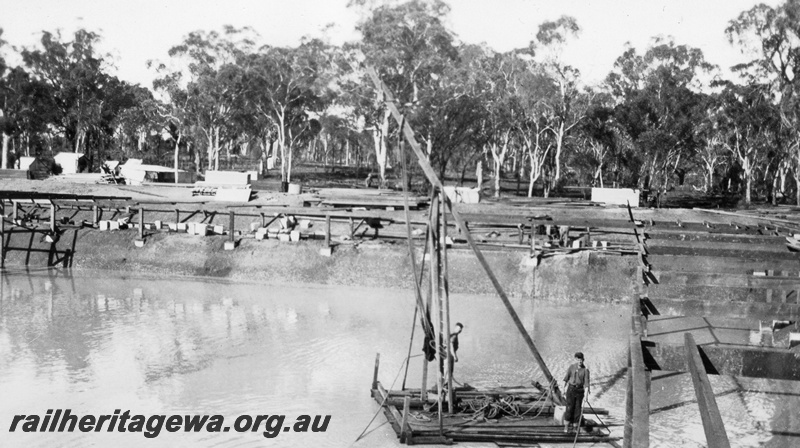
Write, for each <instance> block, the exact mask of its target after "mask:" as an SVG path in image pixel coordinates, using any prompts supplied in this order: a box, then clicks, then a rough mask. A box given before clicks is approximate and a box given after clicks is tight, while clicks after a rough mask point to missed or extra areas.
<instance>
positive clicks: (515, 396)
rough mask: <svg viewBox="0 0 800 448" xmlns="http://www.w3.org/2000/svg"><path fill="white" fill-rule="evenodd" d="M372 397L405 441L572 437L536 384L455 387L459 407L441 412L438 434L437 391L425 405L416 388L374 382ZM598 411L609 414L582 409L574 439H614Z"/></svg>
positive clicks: (529, 440) (551, 440)
mask: <svg viewBox="0 0 800 448" xmlns="http://www.w3.org/2000/svg"><path fill="white" fill-rule="evenodd" d="M372 397H373V398H374V399H375V401H376V402H377V403H378V404H379V405H383V413H384V415H385V416H386V418H387V420H388V421H389V423H390V424H391V425H392V428H394V431H395V432H396V433H397V437H398V438H399V439H400V442H401V443H405V444H407V445H425V444H445V445H449V444H452V443H454V442H490V443H491V442H499V443H514V444H526V443H530V444H535V443H542V442H544V443H573V441H574V440H575V433H574V432H572V433H565V432H564V426H563V425H561V424H558V423H556V422H555V421H554V419H553V413H554V409H555V406H554V404H553V402H552V401H551V400H550V399H549V398H548V397H547V396H546V394H545V392H543V391H541V390H540V389H538V388H533V387H527V388H526V387H514V388H496V389H486V390H479V389H472V388H469V389H463V388H458V389H456V390H455V397H456V398H455V400H454V401H455V403H456V405H457V406H456V409H457V410H458V411H457V412H455V413H453V414H444V416H443V423H442V429H441V432H440V428H439V423H438V416H437V414H436V406H435V403H436V394H435V393H431V392H429V394H428V397H429V398H428V401H427V403H423V402H422V400H420V390H419V389H405V390H391V391H386V390H385V389H384V388H383V386H382V385H381V383H380V382H377V383H375V388H373V389H372ZM501 400H503V401H501ZM488 403H491V404H488ZM487 404H488V406H487ZM425 405H428V406H429V408H430V411H427V410H425V407H428V406H425ZM481 409H483V410H481ZM495 413H496V415H493V414H495ZM597 414H600V415H607V414H608V411H606V410H604V409H599V408H598V409H595V410H594V411H592V410H591V409H588V408H584V424H582V429H581V433H580V434H578V438H577V441H578V443H596V442H611V441H613V440H618V439H616V438H612V437H609V436H608V432H607V431H606V428H605V427H603V426H602V425H599V424H598V422H599V419H598V417H597ZM490 417H491V418H490ZM604 420H606V419H604ZM605 423H606V424H607V423H608V422H607V421H606V422H605Z"/></svg>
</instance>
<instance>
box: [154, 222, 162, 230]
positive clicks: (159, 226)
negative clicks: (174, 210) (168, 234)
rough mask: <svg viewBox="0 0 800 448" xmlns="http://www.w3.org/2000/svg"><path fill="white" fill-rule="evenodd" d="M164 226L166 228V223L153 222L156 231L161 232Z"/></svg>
mask: <svg viewBox="0 0 800 448" xmlns="http://www.w3.org/2000/svg"><path fill="white" fill-rule="evenodd" d="M163 226H164V223H163V222H161V221H153V228H154V229H155V230H161V228H162V227H163Z"/></svg>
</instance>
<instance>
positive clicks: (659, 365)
mask: <svg viewBox="0 0 800 448" xmlns="http://www.w3.org/2000/svg"><path fill="white" fill-rule="evenodd" d="M642 349H643V351H644V362H645V365H646V366H647V368H648V369H651V370H666V371H671V372H685V371H686V347H685V346H683V345H672V344H661V343H656V342H653V341H642ZM698 350H700V355H701V357H702V359H703V367H704V368H705V371H706V372H708V373H709V374H712V375H730V376H744V377H750V378H766V379H773V380H789V381H800V360H798V354H797V353H796V352H794V351H791V350H789V349H781V348H761V347H728V346H722V345H703V346H700V347H698Z"/></svg>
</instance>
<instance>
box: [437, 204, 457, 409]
mask: <svg viewBox="0 0 800 448" xmlns="http://www.w3.org/2000/svg"><path fill="white" fill-rule="evenodd" d="M439 194H440V195H441V197H442V200H441V201H440V203H442V202H444V196H445V193H444V191H440V192H439ZM440 210H441V218H440V223H441V231H440V232H439V248H440V250H441V256H440V261H441V270H440V272H439V275H440V278H441V280H440V283H439V286H440V288H441V290H442V298H443V302H444V328H445V331H444V335H445V339H444V341H445V347H446V351H445V364H444V374H445V382H446V384H447V411H448V412H449V413H451V414H452V413H453V412H455V406H454V405H453V399H454V397H455V394H454V393H453V370H452V369H451V368H450V357H451V356H453V353H452V350H453V348H452V347H451V346H450V328H451V327H450V288H449V285H448V281H447V278H448V274H449V273H448V272H447V213H445V209H444V207H440Z"/></svg>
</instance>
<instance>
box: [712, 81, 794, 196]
mask: <svg viewBox="0 0 800 448" xmlns="http://www.w3.org/2000/svg"><path fill="white" fill-rule="evenodd" d="M773 100H774V98H773V96H772V92H771V91H770V88H769V86H768V85H765V84H762V85H748V86H739V85H736V84H733V83H728V84H727V86H726V88H725V90H724V91H722V92H721V93H720V94H719V95H718V97H717V104H718V106H717V114H716V116H715V125H716V127H717V130H718V132H719V133H720V136H721V137H722V142H721V143H722V145H724V146H725V148H726V149H727V150H728V151H730V153H731V154H732V156H733V157H734V158H735V159H736V160H737V162H738V163H739V165H740V167H741V169H742V177H743V179H742V180H743V181H744V184H745V201H746V202H747V203H750V202H751V199H752V187H753V180H754V174H755V171H756V170H757V169H758V168H759V165H760V164H761V163H762V162H763V159H764V158H765V157H766V156H767V155H768V152H769V151H770V149H771V148H773V147H774V142H775V137H776V135H775V133H776V131H777V130H778V129H779V127H778V125H779V120H780V117H779V112H778V109H777V107H776V106H775V105H774V104H773Z"/></svg>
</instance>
